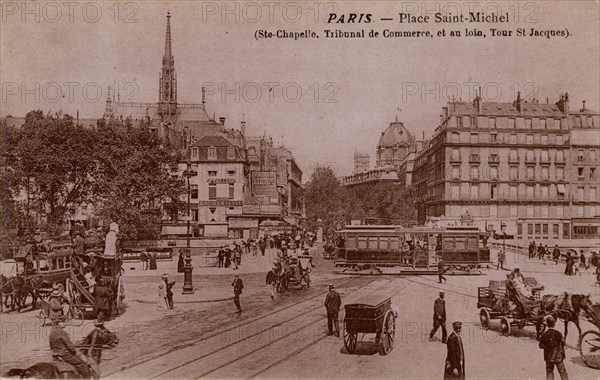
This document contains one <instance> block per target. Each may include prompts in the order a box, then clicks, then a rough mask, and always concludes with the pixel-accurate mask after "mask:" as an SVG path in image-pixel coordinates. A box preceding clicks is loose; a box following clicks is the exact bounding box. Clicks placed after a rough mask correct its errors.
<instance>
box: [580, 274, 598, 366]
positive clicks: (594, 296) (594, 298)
mask: <svg viewBox="0 0 600 380" xmlns="http://www.w3.org/2000/svg"><path fill="white" fill-rule="evenodd" d="M590 300H591V302H592V304H591V305H590V306H589V307H585V308H584V309H583V310H584V312H585V318H586V319H587V320H588V321H589V322H590V323H591V324H592V325H594V326H595V327H596V330H587V331H585V332H584V333H583V334H581V336H580V337H579V353H580V355H581V360H583V362H584V363H585V364H586V365H587V366H588V367H592V368H596V369H600V283H599V282H597V283H595V284H594V286H593V288H592V293H591V294H590Z"/></svg>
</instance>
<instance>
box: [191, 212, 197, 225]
mask: <svg viewBox="0 0 600 380" xmlns="http://www.w3.org/2000/svg"><path fill="white" fill-rule="evenodd" d="M192 220H193V221H195V222H197V221H198V210H192Z"/></svg>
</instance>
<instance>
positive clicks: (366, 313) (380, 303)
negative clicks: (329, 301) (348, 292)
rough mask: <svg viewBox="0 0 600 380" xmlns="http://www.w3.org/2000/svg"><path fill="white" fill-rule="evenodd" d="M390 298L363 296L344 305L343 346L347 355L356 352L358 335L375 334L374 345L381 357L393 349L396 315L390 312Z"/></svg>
mask: <svg viewBox="0 0 600 380" xmlns="http://www.w3.org/2000/svg"><path fill="white" fill-rule="evenodd" d="M391 302H392V301H391V297H390V296H385V295H373V294H370V295H368V296H364V297H362V298H359V299H358V300H356V301H355V302H353V303H351V304H348V305H345V311H346V314H345V317H344V346H345V347H346V350H347V351H348V352H349V353H353V352H354V351H355V350H356V346H357V344H358V334H359V333H360V334H362V336H361V340H362V338H363V337H364V336H365V334H376V335H375V344H376V345H379V352H380V354H382V355H387V354H388V353H390V352H391V351H392V349H393V347H394V336H395V333H396V313H395V312H394V310H392V306H391Z"/></svg>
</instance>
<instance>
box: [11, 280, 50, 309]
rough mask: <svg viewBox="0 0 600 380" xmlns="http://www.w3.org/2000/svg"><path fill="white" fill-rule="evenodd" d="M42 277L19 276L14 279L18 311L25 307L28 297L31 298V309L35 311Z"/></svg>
mask: <svg viewBox="0 0 600 380" xmlns="http://www.w3.org/2000/svg"><path fill="white" fill-rule="evenodd" d="M42 284H43V280H42V278H41V276H39V275H35V276H17V277H15V278H14V285H13V286H14V290H15V303H16V306H17V308H18V311H21V309H22V308H23V307H24V306H25V302H26V301H27V297H28V296H31V309H32V310H33V309H35V308H36V305H37V299H38V297H39V288H40V287H41V286H42Z"/></svg>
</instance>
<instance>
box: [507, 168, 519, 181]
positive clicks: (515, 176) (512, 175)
mask: <svg viewBox="0 0 600 380" xmlns="http://www.w3.org/2000/svg"><path fill="white" fill-rule="evenodd" d="M508 170H509V179H510V180H511V181H518V180H519V167H518V166H511V167H510V168H509V169H508Z"/></svg>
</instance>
